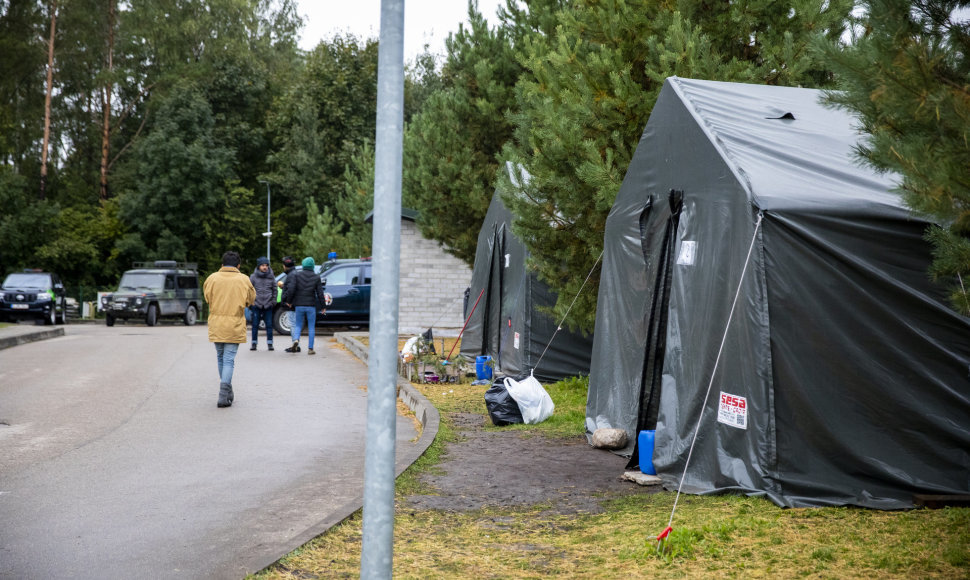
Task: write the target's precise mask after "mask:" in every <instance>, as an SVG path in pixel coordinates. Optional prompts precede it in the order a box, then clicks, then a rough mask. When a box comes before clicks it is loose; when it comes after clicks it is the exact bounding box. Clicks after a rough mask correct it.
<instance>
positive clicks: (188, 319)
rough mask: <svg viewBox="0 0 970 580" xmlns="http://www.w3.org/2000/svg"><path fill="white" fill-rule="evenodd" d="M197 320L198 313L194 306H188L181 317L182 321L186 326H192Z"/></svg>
mask: <svg viewBox="0 0 970 580" xmlns="http://www.w3.org/2000/svg"><path fill="white" fill-rule="evenodd" d="M198 319H199V311H198V310H196V308H195V304H189V307H188V308H186V309H185V316H184V317H182V320H184V321H185V325H186V326H192V325H193V324H195V321H196V320H198Z"/></svg>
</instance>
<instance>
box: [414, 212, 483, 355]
mask: <svg viewBox="0 0 970 580" xmlns="http://www.w3.org/2000/svg"><path fill="white" fill-rule="evenodd" d="M471 279H472V270H471V268H469V267H468V266H467V265H466V264H465V263H464V262H462V261H461V260H459V259H458V258H456V257H454V256H452V255H451V254H449V253H447V252H445V250H444V248H443V247H442V246H441V244H439V243H438V242H436V241H434V240H428V239H425V238H423V237H422V236H421V232H420V231H418V227H417V225H416V224H415V223H414V222H413V221H411V220H408V219H404V220H401V289H400V292H401V296H400V310H399V314H398V317H399V318H398V328H399V330H400V332H401V333H402V334H414V333H417V332H423V331H425V330H427V329H428V327H430V326H432V325H433V326H434V329H435V330H434V332H435V336H438V335H439V334H440V335H443V336H446V335H448V334H457V331H458V330H460V329H461V326H462V324H464V322H465V321H464V319H463V312H462V309H463V307H464V302H463V298H464V295H465V289H466V288H468V285H469V283H471ZM436 321H437V322H436ZM449 329H453V330H454V331H455V332H454V333H449V332H448V330H449Z"/></svg>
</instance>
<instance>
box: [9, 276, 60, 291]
mask: <svg viewBox="0 0 970 580" xmlns="http://www.w3.org/2000/svg"><path fill="white" fill-rule="evenodd" d="M3 287H4V288H25V289H26V288H37V289H38V290H50V288H51V277H50V276H49V275H48V274H26V273H24V274H10V275H9V276H7V279H6V280H4V281H3Z"/></svg>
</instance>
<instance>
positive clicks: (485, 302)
mask: <svg viewBox="0 0 970 580" xmlns="http://www.w3.org/2000/svg"><path fill="white" fill-rule="evenodd" d="M511 226H512V213H511V212H510V211H509V210H508V209H507V208H506V207H505V204H503V203H502V196H501V194H500V192H499V190H496V191H495V194H494V195H493V196H492V202H491V204H489V206H488V212H487V213H486V214H485V221H484V222H483V223H482V229H481V231H480V232H479V234H478V246H477V248H476V252H475V268H474V271H473V272H472V281H471V286H470V288H469V293H468V305H467V308H466V310H465V316H466V318H468V317H469V316H470V318H468V324H467V327H466V328H465V331H464V332H463V333H462V338H461V354H462V356H463V357H465V358H467V359H469V360H471V361H474V360H475V359H477V358H478V357H479V356H485V355H487V356H491V357H492V363H493V364H494V368H495V372H497V373H501V374H503V375H506V376H519V375H527V374H529V373H530V372H533V371H534V373H535V377H536V378H537V379H539V380H540V381H543V382H553V381H557V380H560V379H562V378H564V377H570V376H578V375H584V376H585V375H588V374H589V358H590V352H591V351H592V347H593V339H592V337H589V336H584V335H582V334H579V333H574V332H570V331H569V330H567V329H565V328H564V329H562V330H560V331H558V332H557V331H556V330H557V322H558V321H556V320H553V319H552V317H551V316H550V315H549V314H547V313H546V312H545V311H544V308H551V307H552V306H553V305H554V304H555V303H556V295H555V294H554V293H553V292H552V291H551V290H550V289H549V287H548V286H547V285H546V284H544V283H543V282H541V281H540V280H539V279H538V278H537V277H536V275H535V273H533V272H531V271H530V270H529V269H528V267H527V266H526V262H527V260H528V258H529V252H528V250H527V249H526V248H525V246H524V245H523V244H522V242H521V241H519V239H518V238H516V237H515V235H514V234H513V233H512V230H511ZM476 302H477V306H476Z"/></svg>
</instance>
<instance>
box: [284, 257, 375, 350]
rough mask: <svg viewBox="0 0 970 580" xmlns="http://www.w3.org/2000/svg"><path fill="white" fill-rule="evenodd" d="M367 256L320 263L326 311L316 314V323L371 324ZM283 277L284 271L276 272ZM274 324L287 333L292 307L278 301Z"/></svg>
mask: <svg viewBox="0 0 970 580" xmlns="http://www.w3.org/2000/svg"><path fill="white" fill-rule="evenodd" d="M371 267H372V264H371V260H370V258H360V259H357V260H348V259H341V260H331V261H329V262H325V263H324V264H322V265H321V267H320V281H321V282H323V293H324V296H325V297H326V305H325V306H324V308H326V310H327V313H326V314H317V326H367V325H369V324H370V279H371ZM277 280H279V281H285V280H286V275H285V274H281V275H280V276H277ZM273 328H274V330H276V332H277V333H279V334H284V335H287V336H289V334H290V331H291V330H292V328H293V319H292V311H290V310H287V309H286V306H285V305H283V304H277V305H276V310H275V311H274V312H273Z"/></svg>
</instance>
